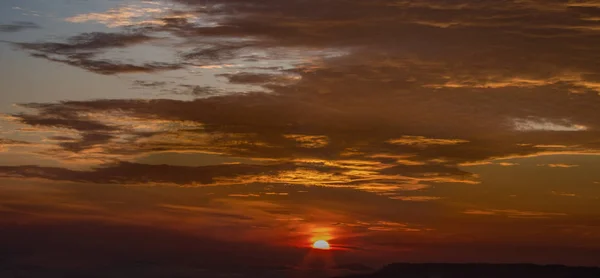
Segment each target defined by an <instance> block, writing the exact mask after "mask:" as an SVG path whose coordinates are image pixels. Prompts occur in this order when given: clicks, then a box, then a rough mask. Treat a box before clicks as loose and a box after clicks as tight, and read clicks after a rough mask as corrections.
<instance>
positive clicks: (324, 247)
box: [312, 240, 330, 250]
mask: <svg viewBox="0 0 600 278" xmlns="http://www.w3.org/2000/svg"><path fill="white" fill-rule="evenodd" d="M312 247H313V248H315V249H321V250H328V249H329V248H330V246H329V243H328V242H327V241H324V240H317V241H315V243H313V245H312Z"/></svg>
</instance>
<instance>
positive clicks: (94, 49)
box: [15, 32, 183, 75]
mask: <svg viewBox="0 0 600 278" xmlns="http://www.w3.org/2000/svg"><path fill="white" fill-rule="evenodd" d="M156 39H157V38H155V37H151V36H148V35H145V34H141V33H136V32H131V33H101V32H94V33H83V34H80V35H76V36H73V37H70V38H68V39H67V41H66V42H64V43H55V42H39V43H15V45H16V46H18V47H20V48H22V49H24V50H27V51H29V52H30V54H31V55H32V56H33V57H37V58H43V59H46V60H49V61H53V62H58V63H63V64H67V65H70V66H75V67H79V68H82V69H85V70H88V71H91V72H94V73H98V74H105V75H111V74H119V73H151V72H156V71H165V70H176V69H180V68H182V67H183V66H182V65H179V64H175V63H165V62H154V61H153V62H146V63H139V64H131V63H122V62H120V61H115V60H109V59H102V58H99V57H98V55H99V54H101V53H102V52H103V51H107V50H108V49H111V48H125V47H129V46H133V45H137V44H141V43H146V42H149V41H152V40H156Z"/></svg>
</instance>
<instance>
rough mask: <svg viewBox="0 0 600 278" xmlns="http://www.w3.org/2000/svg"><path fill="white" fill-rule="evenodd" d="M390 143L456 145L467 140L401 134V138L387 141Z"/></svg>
mask: <svg viewBox="0 0 600 278" xmlns="http://www.w3.org/2000/svg"><path fill="white" fill-rule="evenodd" d="M388 142H389V143H390V144H400V145H417V146H431V145H456V144H461V143H468V142H469V141H467V140H460V139H435V138H425V137H423V136H403V137H402V138H398V139H392V140H389V141H388Z"/></svg>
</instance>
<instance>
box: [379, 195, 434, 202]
mask: <svg viewBox="0 0 600 278" xmlns="http://www.w3.org/2000/svg"><path fill="white" fill-rule="evenodd" d="M442 198H443V197H436V196H391V197H390V199H393V200H401V201H411V202H427V201H436V200H439V199H442Z"/></svg>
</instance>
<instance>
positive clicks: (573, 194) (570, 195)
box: [551, 191, 578, 197]
mask: <svg viewBox="0 0 600 278" xmlns="http://www.w3.org/2000/svg"><path fill="white" fill-rule="evenodd" d="M551 193H552V195H556V196H564V197H577V196H578V195H577V194H575V193H567V192H560V191H552V192H551Z"/></svg>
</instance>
